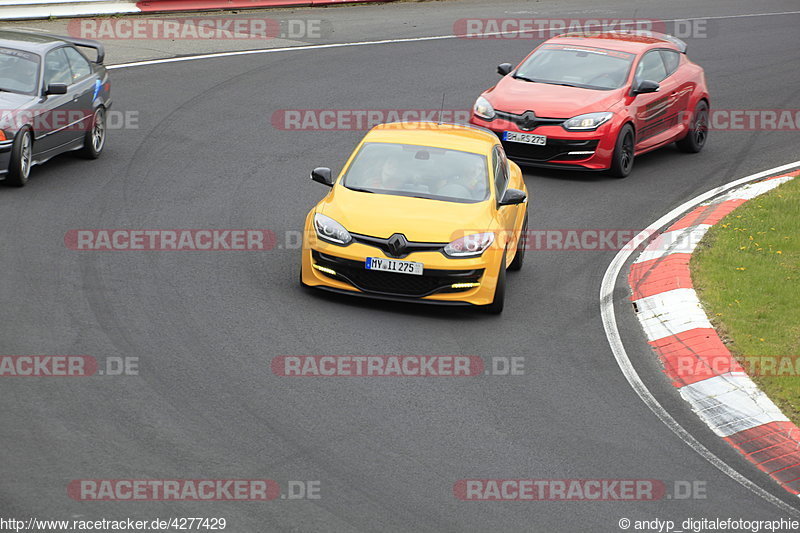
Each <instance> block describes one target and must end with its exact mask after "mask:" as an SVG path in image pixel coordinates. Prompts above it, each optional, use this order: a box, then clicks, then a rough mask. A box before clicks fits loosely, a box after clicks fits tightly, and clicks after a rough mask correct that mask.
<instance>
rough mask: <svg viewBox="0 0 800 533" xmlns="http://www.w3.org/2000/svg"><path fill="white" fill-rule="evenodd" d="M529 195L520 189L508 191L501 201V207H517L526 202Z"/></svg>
mask: <svg viewBox="0 0 800 533" xmlns="http://www.w3.org/2000/svg"><path fill="white" fill-rule="evenodd" d="M526 198H527V195H526V194H525V193H524V192H522V191H521V190H519V189H506V192H504V193H503V197H502V198H501V199H500V205H517V204H521V203H522V202H524V201H525V199H526Z"/></svg>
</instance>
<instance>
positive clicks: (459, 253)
mask: <svg viewBox="0 0 800 533" xmlns="http://www.w3.org/2000/svg"><path fill="white" fill-rule="evenodd" d="M493 242H494V233H475V234H473V235H465V236H464V237H461V238H460V239H456V240H454V241H453V242H451V243H450V244H448V245H447V246H445V247H444V253H446V254H447V255H449V256H450V257H478V256H479V255H481V254H482V253H483V252H485V251H486V249H487V248H489V246H491V245H492V243H493Z"/></svg>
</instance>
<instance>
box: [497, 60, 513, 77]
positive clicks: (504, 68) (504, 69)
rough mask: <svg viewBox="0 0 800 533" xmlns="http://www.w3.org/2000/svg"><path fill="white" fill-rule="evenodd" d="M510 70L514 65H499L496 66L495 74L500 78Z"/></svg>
mask: <svg viewBox="0 0 800 533" xmlns="http://www.w3.org/2000/svg"><path fill="white" fill-rule="evenodd" d="M512 70H514V65H512V64H511V63H500V64H499V65H497V73H498V74H500V75H501V76H506V75H507V74H508V73H509V72H511V71H512Z"/></svg>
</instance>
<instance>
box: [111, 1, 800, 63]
mask: <svg viewBox="0 0 800 533" xmlns="http://www.w3.org/2000/svg"><path fill="white" fill-rule="evenodd" d="M784 15H800V11H782V12H776V13H746V14H742V15H720V16H715V17H693V18H684V19H666V20H662V21H660V22H688V21H693V20H720V19H737V18H748V17H777V16H784ZM593 26H595V25H589V26H586V28H592V27H593ZM551 29H552V28H540V29H535V30H531V31H530V32H526V33H535V32H545V31H550V30H551ZM507 33H514V32H511V31H505V32H502V31H499V32H491V33H488V32H487V33H482V34H481V35H486V36H497V35H505V34H507ZM460 38H463V35H434V36H431V37H406V38H403V39H381V40H378V41H354V42H349V43H332V44H309V45H303V46H286V47H282V48H258V49H255V50H237V51H233V52H213V53H210V54H197V55H189V56H181V57H168V58H164V59H149V60H146V61H133V62H131V63H120V64H118V65H109V66H108V67H107V68H109V69H120V68H132V67H145V66H149V65H160V64H162V63H180V62H183V61H196V60H199V59H213V58H217V57H235V56H245V55H254V54H274V53H278V52H296V51H303V50H324V49H326V48H347V47H352V46H371V45H377V44H398V43H418V42H424V41H444V40H448V39H460ZM475 40H480V39H475Z"/></svg>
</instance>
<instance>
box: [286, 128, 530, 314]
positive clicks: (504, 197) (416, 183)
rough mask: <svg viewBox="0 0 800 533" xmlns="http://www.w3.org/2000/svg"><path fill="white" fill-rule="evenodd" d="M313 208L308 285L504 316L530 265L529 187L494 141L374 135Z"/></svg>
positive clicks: (317, 176) (423, 131)
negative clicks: (515, 284)
mask: <svg viewBox="0 0 800 533" xmlns="http://www.w3.org/2000/svg"><path fill="white" fill-rule="evenodd" d="M311 179H312V180H314V181H316V182H319V183H322V184H323V185H327V186H328V187H331V191H330V192H329V193H328V194H327V196H325V198H323V199H322V200H321V201H320V202H319V203H318V204H317V205H316V206H314V208H313V209H312V210H311V211H310V212H309V214H308V217H307V218H306V223H305V232H304V239H303V264H302V272H301V283H302V284H303V285H304V286H307V287H317V288H320V289H326V290H329V291H334V292H340V293H347V294H354V295H359V296H367V297H372V298H382V299H388V300H404V301H417V302H425V303H434V304H442V305H476V306H482V307H483V308H484V309H486V310H487V311H489V312H492V313H500V312H501V311H502V310H503V301H504V294H505V282H506V269H510V270H518V269H520V268H521V267H522V262H523V258H524V254H525V247H524V240H525V231H526V229H527V205H528V199H527V190H526V188H525V182H524V181H523V179H522V172H521V171H520V168H519V167H518V166H517V165H516V164H515V163H513V162H510V161H508V159H506V155H505V153H504V152H503V147H502V145H501V144H500V141H499V140H498V138H497V136H496V135H494V134H493V133H491V132H490V131H488V130H484V129H482V128H478V127H475V126H460V125H453V124H438V123H431V122H418V123H393V124H382V125H379V126H376V127H375V128H373V129H372V130H371V131H370V132H369V133H367V135H366V136H365V137H364V139H363V140H362V141H361V143H360V144H359V145H358V147H356V149H355V151H354V152H353V154H352V155H351V156H350V158H349V160H348V161H347V163H346V164H345V167H344V169H343V170H342V172H341V174H340V175H339V177H338V178H335V179H334V177H333V175H332V173H331V170H330V169H329V168H317V169H315V170H314V171H313V172H312V173H311Z"/></svg>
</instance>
